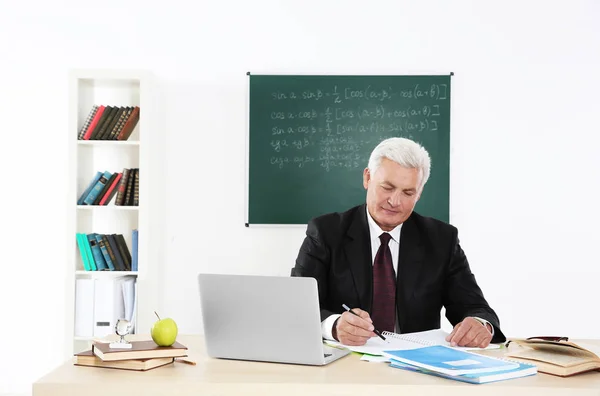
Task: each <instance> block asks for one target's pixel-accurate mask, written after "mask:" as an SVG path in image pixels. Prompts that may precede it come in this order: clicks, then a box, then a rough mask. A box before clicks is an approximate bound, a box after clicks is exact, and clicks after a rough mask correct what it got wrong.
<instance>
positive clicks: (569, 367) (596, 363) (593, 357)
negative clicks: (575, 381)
mask: <svg viewBox="0 0 600 396" xmlns="http://www.w3.org/2000/svg"><path fill="white" fill-rule="evenodd" d="M510 343H515V344H517V345H519V346H520V347H521V348H518V349H516V350H512V351H510V352H509V353H508V354H507V355H506V356H507V357H509V358H510V359H513V360H516V361H519V362H525V363H529V364H535V365H536V366H537V368H538V371H540V372H542V373H546V374H552V375H557V376H560V377H569V376H571V375H575V374H579V373H583V372H587V371H592V370H600V346H598V345H594V344H590V343H586V342H579V341H578V342H573V341H568V339H567V338H566V337H532V338H529V339H515V340H511V341H510Z"/></svg>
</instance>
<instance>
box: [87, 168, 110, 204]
mask: <svg viewBox="0 0 600 396" xmlns="http://www.w3.org/2000/svg"><path fill="white" fill-rule="evenodd" d="M111 177H112V173H110V172H108V171H106V172H104V174H103V175H102V176H100V179H98V181H97V182H96V184H94V187H93V188H92V189H91V190H90V193H89V194H88V195H87V196H86V197H85V199H84V200H83V203H84V204H86V205H93V204H94V201H95V200H96V198H97V197H98V195H99V194H100V193H101V192H102V190H103V189H104V186H106V183H108V179H110V178H111Z"/></svg>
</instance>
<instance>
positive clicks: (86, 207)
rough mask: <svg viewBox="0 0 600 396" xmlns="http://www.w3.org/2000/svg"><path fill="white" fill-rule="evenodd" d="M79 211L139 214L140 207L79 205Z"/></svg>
mask: <svg viewBox="0 0 600 396" xmlns="http://www.w3.org/2000/svg"><path fill="white" fill-rule="evenodd" d="M77 210H118V211H125V212H128V211H129V212H137V211H138V210H140V207H139V206H119V205H106V206H105V205H77Z"/></svg>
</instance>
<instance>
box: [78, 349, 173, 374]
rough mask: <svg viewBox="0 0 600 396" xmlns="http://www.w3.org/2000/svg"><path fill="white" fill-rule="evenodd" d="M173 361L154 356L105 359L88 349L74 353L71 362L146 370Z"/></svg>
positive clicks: (92, 365)
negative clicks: (153, 357)
mask: <svg viewBox="0 0 600 396" xmlns="http://www.w3.org/2000/svg"><path fill="white" fill-rule="evenodd" d="M174 361H175V358H155V359H130V360H115V361H107V362H105V361H104V360H102V359H100V358H99V357H97V356H96V355H94V352H93V351H92V350H91V349H90V350H88V351H84V352H81V353H76V354H75V356H74V359H73V364H75V365H76V366H89V367H102V368H111V369H121V370H135V371H147V370H152V369H154V368H157V367H162V366H166V365H167V364H171V363H173V362H174Z"/></svg>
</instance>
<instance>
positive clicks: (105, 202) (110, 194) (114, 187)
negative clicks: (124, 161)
mask: <svg viewBox="0 0 600 396" xmlns="http://www.w3.org/2000/svg"><path fill="white" fill-rule="evenodd" d="M121 176H123V174H122V173H118V174H117V177H115V180H113V182H112V184H111V185H110V187H109V188H108V190H106V194H104V197H102V199H101V200H100V203H99V205H108V203H109V202H110V200H111V199H112V197H114V195H115V193H116V192H117V186H118V185H119V180H121Z"/></svg>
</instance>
